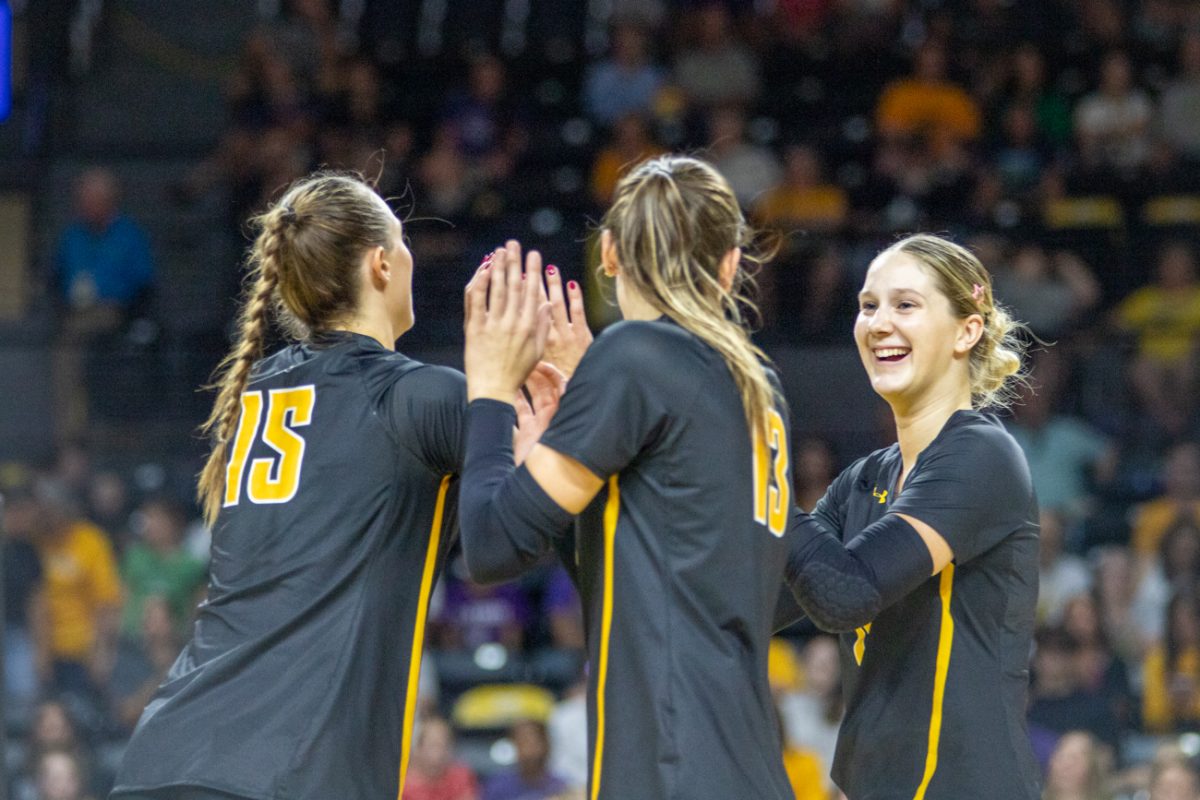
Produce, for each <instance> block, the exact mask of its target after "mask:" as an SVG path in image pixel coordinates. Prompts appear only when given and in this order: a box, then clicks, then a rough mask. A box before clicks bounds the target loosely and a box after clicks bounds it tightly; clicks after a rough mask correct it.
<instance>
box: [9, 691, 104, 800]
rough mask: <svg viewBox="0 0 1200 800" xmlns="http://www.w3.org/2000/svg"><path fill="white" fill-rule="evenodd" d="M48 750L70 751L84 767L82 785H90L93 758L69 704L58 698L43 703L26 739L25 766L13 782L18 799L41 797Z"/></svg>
mask: <svg viewBox="0 0 1200 800" xmlns="http://www.w3.org/2000/svg"><path fill="white" fill-rule="evenodd" d="M48 753H69V754H71V756H72V757H73V759H74V761H75V763H76V765H78V766H80V767H81V769H80V784H81V785H82V786H87V781H88V780H89V778H88V777H87V776H88V775H89V774H90V772H91V766H92V758H91V754H90V752H89V751H88V748H87V746H86V745H85V744H84V741H83V739H82V738H81V737H80V735H79V732H78V730H77V727H76V724H75V721H74V720H73V719H72V717H71V715H70V714H69V713H68V711H67V708H66V706H64V705H63V704H62V703H61V702H59V701H57V700H47V701H44V702H42V703H40V704H39V705H38V707H37V709H36V711H35V712H34V715H33V723H32V725H30V728H29V736H28V739H27V740H26V742H25V753H24V758H23V763H24V769H23V770H22V771H21V772H20V773H19V774H18V775H17V777H16V780H15V781H14V783H13V798H14V800H38V798H39V797H40V795H39V782H40V770H39V767H40V765H41V764H42V758H43V756H45V755H46V754H48Z"/></svg>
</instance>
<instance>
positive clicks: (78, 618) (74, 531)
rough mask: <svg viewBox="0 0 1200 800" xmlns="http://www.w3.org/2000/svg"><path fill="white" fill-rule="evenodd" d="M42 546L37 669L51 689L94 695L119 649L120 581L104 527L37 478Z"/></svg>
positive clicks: (59, 487)
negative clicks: (42, 642) (41, 644)
mask: <svg viewBox="0 0 1200 800" xmlns="http://www.w3.org/2000/svg"><path fill="white" fill-rule="evenodd" d="M35 494H36V499H37V507H38V516H39V521H40V525H39V529H38V531H37V538H36V542H37V546H38V552H39V555H40V556H41V559H42V567H43V569H44V570H45V592H46V614H45V620H46V625H47V628H48V630H49V635H48V636H47V637H46V648H45V651H43V652H42V653H40V654H39V669H40V670H41V677H42V683H43V686H44V687H45V688H47V689H50V690H54V691H59V692H65V693H69V694H72V695H76V696H79V697H81V698H83V699H84V700H87V701H90V702H96V701H97V700H98V698H99V696H100V687H102V686H104V685H105V683H106V682H107V680H108V675H109V672H110V671H111V670H112V665H113V659H114V657H115V655H116V634H117V621H118V614H119V612H120V608H121V585H120V580H119V578H118V576H117V566H116V561H115V559H114V557H113V552H112V546H111V545H110V544H109V541H108V537H107V536H105V534H104V532H103V531H102V530H100V529H99V528H97V527H96V526H94V525H92V524H91V523H90V522H87V521H85V520H83V519H82V518H81V517H80V516H79V514H78V511H77V508H76V506H75V501H74V499H73V498H72V497H71V496H70V495H69V494H68V493H67V492H66V490H65V488H64V487H63V486H62V485H61V484H59V483H56V482H54V481H51V480H49V479H43V480H41V481H39V482H38V483H37V484H36V487H35Z"/></svg>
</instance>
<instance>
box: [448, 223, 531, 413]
mask: <svg viewBox="0 0 1200 800" xmlns="http://www.w3.org/2000/svg"><path fill="white" fill-rule="evenodd" d="M543 297H544V289H543V288H542V257H541V255H540V254H539V253H538V252H537V251H530V253H529V255H528V257H527V258H526V259H525V269H524V271H522V269H521V245H520V243H518V242H516V241H512V240H510V241H509V242H508V243H507V244H506V245H505V246H504V247H499V248H496V250H494V251H493V252H492V257H491V259H490V260H486V259H485V261H484V263H483V264H482V265H481V266H480V267H479V270H478V271H476V273H475V277H474V278H472V279H471V282H470V283H469V284H467V288H466V293H465V300H464V306H465V312H466V322H465V323H464V329H465V332H466V348H465V350H464V353H463V362H464V366H465V370H466V373H467V399H468V400H476V399H479V398H484V397H486V398H491V399H493V400H500V401H503V402H506V403H511V402H513V398H514V397H515V396H516V394H517V390H518V389H519V388H520V387H521V384H522V383H524V382H525V378H526V377H527V376H528V375H529V373H530V371H532V370H533V368H534V366H535V365H536V364H537V362H538V360H539V359H540V358H541V356H542V353H543V351H544V350H545V348H546V339H547V337H548V335H549V331H550V304H549V303H548V302H546V301H545V300H544V299H543Z"/></svg>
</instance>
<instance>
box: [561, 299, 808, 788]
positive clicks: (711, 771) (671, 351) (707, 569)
mask: <svg viewBox="0 0 1200 800" xmlns="http://www.w3.org/2000/svg"><path fill="white" fill-rule="evenodd" d="M769 422H770V431H771V438H770V443H769V446H768V447H760V448H758V453H757V458H756V454H755V452H754V448H753V447H752V444H751V437H750V435H749V432H748V430H747V427H746V423H745V414H744V412H743V410H742V402H741V398H740V396H739V394H738V391H737V389H736V386H735V384H734V381H733V378H732V376H731V374H730V372H729V369H728V367H727V366H726V364H725V362H724V360H723V359H722V358H721V357H720V356H719V355H718V354H717V353H716V352H715V351H714V350H712V349H711V348H710V347H708V346H707V345H706V344H704V343H703V342H702V341H701V340H700V339H699V338H697V337H696V336H694V335H692V334H691V333H689V332H688V331H686V330H685V329H684V328H682V327H680V326H679V325H676V324H675V323H673V322H671V321H669V320H667V319H666V318H665V317H664V318H660V319H659V320H657V321H651V322H644V321H636V322H622V323H618V324H616V325H613V326H612V327H611V328H609V329H608V330H606V331H605V332H604V334H603V335H601V336H600V337H598V338H597V339H596V341H595V342H594V343H593V344H592V345H591V347H590V348H589V349H588V351H587V353H586V355H585V356H584V358H583V360H582V361H581V362H580V364H579V368H578V369H577V370H576V372H575V374H574V376H573V377H572V378H571V382H570V384H569V385H568V387H567V390H566V392H565V393H564V395H563V397H562V401H561V404H560V406H559V409H558V413H557V414H556V415H555V417H554V420H553V422H551V424H550V428H549V430H547V431H546V433H545V434H544V435H543V436H542V438H541V443H542V444H544V445H546V446H548V447H550V448H552V449H554V450H556V451H558V452H560V453H562V454H564V455H567V456H570V457H571V458H574V459H575V460H577V461H579V462H580V463H582V464H583V465H584V466H586V467H587V468H588V469H589V470H591V471H592V472H594V473H595V474H596V475H598V476H600V477H602V478H604V479H605V488H604V489H602V490H601V492H600V495H599V496H598V497H597V498H596V500H595V501H594V502H593V503H592V504H591V505H590V506H589V507H588V508H587V509H586V510H585V511H584V513H583V514H582V515H581V516H580V518H579V521H578V525H577V530H576V537H577V538H576V547H577V550H576V559H577V564H578V571H579V580H580V588H581V594H582V597H583V601H584V617H585V621H586V625H587V632H588V637H587V639H588V650H589V663H590V665H591V668H590V672H589V675H588V682H589V686H588V688H589V692H588V724H589V764H590V766H591V769H590V791H589V794H588V797H589V799H590V800H598V799H603V800H630V798H651V797H652V798H657V799H658V800H673V799H677V800H708V799H709V798H711V800H729V798H734V797H739V798H740V797H746V798H749V797H753V798H756V800H775V798H779V799H780V800H783V798H788V799H789V800H790V798H791V797H792V792H791V788H790V786H789V784H788V779H787V775H786V773H785V772H784V769H783V762H782V758H781V745H780V736H779V726H778V723H777V721H776V715H775V708H774V705H773V701H772V697H771V692H770V689H769V687H768V684H767V647H768V644H769V641H770V637H771V633H772V616H773V611H774V608H775V601H776V598H777V595H778V587H779V586H780V584H781V582H782V580H783V571H784V566H785V564H786V559H787V548H786V543H785V541H784V539H783V538H780V537H781V536H782V535H783V534H784V533H785V532H786V528H787V516H788V514H789V512H790V508H791V500H790V497H789V495H790V491H789V487H790V473H789V465H788V448H787V442H788V420H787V409H786V406H784V405H783V403H782V401H780V405H779V408H778V409H777V410H773V411H771V413H770V415H769Z"/></svg>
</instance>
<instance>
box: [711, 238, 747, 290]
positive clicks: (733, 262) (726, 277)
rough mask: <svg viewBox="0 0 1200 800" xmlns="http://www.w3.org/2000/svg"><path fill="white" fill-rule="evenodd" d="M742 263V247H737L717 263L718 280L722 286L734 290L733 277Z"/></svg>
mask: <svg viewBox="0 0 1200 800" xmlns="http://www.w3.org/2000/svg"><path fill="white" fill-rule="evenodd" d="M741 263H742V248H740V247H735V248H733V249H732V250H730V251H729V252H728V253H726V254H725V255H724V256H723V257H722V258H721V263H720V264H718V265H717V281H718V282H719V283H720V284H721V288H722V289H724V290H725V291H727V292H729V291H732V290H733V279H734V276H736V275H737V271H738V267H739V266H740V265H741Z"/></svg>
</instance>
